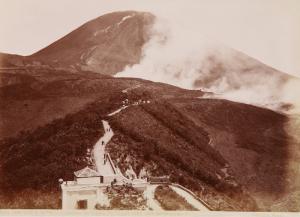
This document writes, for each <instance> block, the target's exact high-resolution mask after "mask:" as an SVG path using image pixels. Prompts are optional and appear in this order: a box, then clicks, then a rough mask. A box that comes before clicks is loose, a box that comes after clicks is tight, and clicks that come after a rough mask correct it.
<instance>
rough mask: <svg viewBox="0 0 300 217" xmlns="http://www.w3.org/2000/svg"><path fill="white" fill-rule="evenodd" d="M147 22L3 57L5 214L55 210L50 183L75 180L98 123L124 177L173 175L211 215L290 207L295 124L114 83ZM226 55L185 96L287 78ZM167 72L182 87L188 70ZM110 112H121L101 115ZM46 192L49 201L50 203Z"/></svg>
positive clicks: (117, 19)
mask: <svg viewBox="0 0 300 217" xmlns="http://www.w3.org/2000/svg"><path fill="white" fill-rule="evenodd" d="M153 20H154V17H153V15H151V14H148V13H139V12H132V11H127V12H116V13H111V14H108V15H104V16H102V17H99V18H97V19H95V20H93V21H90V22H88V23H86V24H84V25H83V26H81V27H79V28H78V29H77V30H75V31H73V32H72V33H70V34H68V35H67V36H65V37H64V38H62V39H60V40H58V41H57V42H55V43H53V44H51V45H50V46H48V47H47V48H45V49H43V50H41V51H39V52H37V53H35V54H33V55H31V56H28V57H22V56H18V55H9V54H0V81H1V82H0V101H1V102H4V103H1V106H0V130H1V131H0V146H1V148H0V173H1V176H2V177H3V178H2V179H1V180H0V190H1V191H0V193H1V194H0V205H1V207H6V208H7V207H14V208H16V207H19V208H20V207H26V208H33V207H39V208H46V207H48V208H53V207H58V205H57V204H59V203H58V201H57V200H58V197H59V196H58V195H59V194H58V189H57V179H58V178H61V177H63V178H64V179H71V178H72V173H73V172H74V170H77V169H81V168H82V167H84V166H86V165H87V164H89V163H90V162H89V161H88V160H87V158H89V157H90V156H89V154H88V149H91V148H92V147H93V145H94V143H95V142H96V141H97V139H98V138H100V137H101V136H102V134H103V130H102V127H101V120H103V119H106V120H108V121H109V122H110V124H111V126H112V128H113V130H114V132H115V136H114V137H113V138H112V141H111V142H110V143H109V145H108V151H109V152H110V154H111V156H112V158H113V160H114V161H115V162H116V163H117V164H118V166H119V167H120V169H121V170H122V171H123V172H124V171H126V169H127V168H128V167H129V165H132V167H133V169H134V170H135V172H136V173H139V171H140V170H141V169H143V168H144V169H146V170H147V171H148V172H149V173H150V174H152V175H170V177H171V180H172V181H173V182H178V183H180V184H182V185H184V186H186V187H188V188H189V189H192V190H193V191H194V192H195V193H196V194H197V195H198V196H199V197H201V198H202V199H203V200H205V201H207V202H208V203H209V204H210V205H211V206H212V207H213V208H214V209H215V210H264V211H266V210H270V209H273V208H274V210H275V209H278V207H276V206H272V203H273V202H278V204H279V205H278V206H279V207H280V210H288V209H289V207H288V206H286V201H291V200H293V198H297V197H296V196H297V195H296V196H294V195H293V192H297V191H299V188H300V186H298V185H296V184H294V183H296V181H295V180H299V170H298V165H299V159H300V158H299V153H300V151H299V148H298V144H299V143H297V141H296V139H295V138H291V135H289V134H288V132H289V130H287V128H286V126H287V125H288V123H289V122H290V121H291V120H292V119H291V117H289V116H286V115H284V114H279V113H276V112H274V111H271V110H268V109H264V108H259V107H255V106H252V105H247V104H242V103H234V102H231V101H227V100H220V99H205V98H203V96H204V95H207V93H205V92H203V91H199V90H185V89H181V88H178V87H175V86H172V85H167V84H163V83H156V82H151V81H147V80H142V79H136V78H114V77H112V76H111V75H114V74H116V73H117V72H119V71H121V70H123V68H124V67H125V66H127V65H134V64H136V63H139V62H140V61H141V56H142V54H143V53H142V48H143V45H145V43H146V42H147V41H148V40H149V39H150V38H151V37H150V35H149V34H147V33H148V32H147V31H148V27H150V26H151V24H152V22H153ZM230 52H232V53H231V54H232V55H231V57H230V58H223V57H224V56H223V55H219V52H216V53H214V54H213V56H211V57H208V58H207V59H206V61H205V62H206V64H207V65H206V66H205V64H204V65H202V66H203V67H204V68H200V69H199V70H198V71H197V73H196V74H195V77H193V78H194V80H193V84H194V87H193V88H209V87H211V86H214V85H216V84H218V83H219V82H221V81H222V78H224V79H225V80H228V81H229V87H228V88H230V89H237V90H238V89H240V88H243V87H244V86H245V87H247V88H251V87H252V84H253V83H255V79H253V80H252V79H250V78H252V77H253V78H255V77H262V78H263V79H262V81H265V80H268V79H270V78H272V79H273V78H275V80H276V82H275V83H272V82H270V83H272V84H270V83H266V86H267V87H273V86H274V85H278V88H279V89H280V87H282V86H281V85H282V83H284V82H286V81H287V80H289V79H290V77H289V76H287V75H285V74H283V73H280V72H278V71H276V70H273V69H271V68H270V67H267V66H265V65H262V64H261V63H260V62H258V61H256V60H254V59H251V58H249V57H247V56H245V55H243V54H241V53H238V52H236V51H234V50H233V51H230ZM171 69H173V68H172V67H171ZM205 70H206V71H205ZM143 72H144V71H142V70H140V71H139V73H143ZM160 72H161V73H162V72H164V71H160ZM172 73H175V75H177V76H178V78H179V80H180V78H181V77H180V75H181V74H183V73H184V70H183V71H179V72H178V70H174V72H173V71H172ZM171 75H172V76H173V75H174V74H171ZM198 76H200V77H198ZM239 76H242V78H243V79H242V80H246V81H249V83H246V84H244V83H240V82H241V80H240V79H237V78H238V77H239ZM248 78H249V80H248ZM270 80H271V79H270ZM272 81H273V80H272ZM268 85H271V86H268ZM279 91H280V90H279ZM125 104H126V105H127V106H128V107H126V108H125V109H122V110H121V111H120V110H118V109H120V108H123V105H125ZM114 111H120V112H118V113H115V115H113V116H107V115H108V114H110V113H112V112H114ZM292 126H294V125H292ZM293 132H298V131H297V129H296V130H295V129H294V131H293ZM295 134H296V133H295ZM289 165H293V167H292V168H290V167H289ZM245 173H247V174H245ZM20 180H22V181H21V182H20ZM45 195H46V196H45ZM47 195H50V196H49V197H53V198H51V201H52V200H53V201H56V202H55V203H51V204H50V203H48V201H49V198H48V197H47ZM36 198H38V199H37V200H35V199H36ZM26 201H31V202H26ZM34 201H41V203H40V204H36V203H35V202H34ZM298 208H299V207H296V209H298ZM292 209H293V210H294V207H293V208H292Z"/></svg>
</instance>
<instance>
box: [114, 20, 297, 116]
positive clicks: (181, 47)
mask: <svg viewBox="0 0 300 217" xmlns="http://www.w3.org/2000/svg"><path fill="white" fill-rule="evenodd" d="M149 34H150V40H149V41H148V42H147V43H146V44H145V45H144V47H143V51H142V53H143V55H142V59H141V61H140V63H139V64H135V65H133V66H130V67H129V66H128V67H126V68H125V69H124V70H123V71H122V72H119V73H118V74H117V75H116V76H117V77H138V78H143V79H147V80H152V81H157V82H164V83H168V84H172V85H175V86H179V87H182V88H186V89H202V90H205V91H211V92H214V93H216V94H217V95H216V96H218V97H220V98H225V99H229V100H232V101H238V102H244V103H248V104H254V105H259V106H264V107H268V108H270V109H274V110H282V109H283V108H284V109H286V107H284V106H283V105H285V104H289V103H290V104H293V108H294V110H293V111H295V108H300V106H299V107H298V105H299V104H298V101H297V100H298V99H296V96H299V93H300V88H299V87H300V85H299V84H298V82H299V81H298V79H292V80H291V79H290V78H289V76H287V75H286V74H284V73H281V72H278V71H276V70H274V69H272V68H270V67H267V66H265V65H264V64H262V63H260V62H258V61H256V60H254V59H252V58H249V57H248V56H246V55H245V54H242V53H240V52H238V51H236V50H233V49H230V48H228V47H226V46H224V45H222V44H221V43H219V42H217V41H216V40H214V39H208V37H205V36H204V35H203V34H202V33H201V32H200V31H195V30H192V29H188V28H184V27H183V26H179V25H176V23H172V22H170V21H166V20H163V19H159V18H157V19H156V22H155V24H154V25H153V27H152V29H151V30H150V33H149ZM220 37H221V36H220Z"/></svg>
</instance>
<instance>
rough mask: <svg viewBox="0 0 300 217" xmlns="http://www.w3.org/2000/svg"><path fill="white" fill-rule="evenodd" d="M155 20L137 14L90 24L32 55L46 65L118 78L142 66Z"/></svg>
mask: <svg viewBox="0 0 300 217" xmlns="http://www.w3.org/2000/svg"><path fill="white" fill-rule="evenodd" d="M153 19H154V17H153V16H152V15H151V14H149V13H140V12H135V11H125V12H116V13H110V14H106V15H103V16H101V17H99V18H96V19H94V20H92V21H89V22H87V23H86V24H84V25H82V26H81V27H79V28H78V29H76V30H74V31H73V32H71V33H69V34H68V35H66V36H65V37H63V38H62V39H60V40H58V41H56V42H54V43H53V44H51V45H49V46H48V47H46V48H44V49H42V50H40V51H39V52H37V53H35V54H33V55H31V56H30V57H29V59H32V60H35V61H40V62H42V63H43V64H47V65H51V66H56V67H58V66H60V67H72V68H76V69H81V70H90V71H94V72H100V73H102V74H115V73H116V72H118V71H122V70H123V68H124V67H125V66H126V65H132V64H136V63H138V62H139V60H140V57H141V48H142V46H143V44H144V43H145V41H146V40H147V35H146V33H147V28H149V25H150V24H151V22H152V21H153Z"/></svg>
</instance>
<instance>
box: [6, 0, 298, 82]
mask: <svg viewBox="0 0 300 217" xmlns="http://www.w3.org/2000/svg"><path fill="white" fill-rule="evenodd" d="M119 10H139V11H149V12H153V13H154V14H159V15H160V16H163V17H165V18H166V19H168V20H170V21H171V22H174V23H176V24H177V25H178V26H183V27H184V28H185V29H189V31H191V32H193V31H194V32H198V33H199V32H200V33H202V34H203V35H205V36H208V37H210V38H212V39H215V40H216V41H219V42H222V43H224V44H225V45H227V46H229V47H233V48H235V49H237V50H240V51H242V52H244V53H246V54H248V55H249V56H252V57H254V58H256V59H258V60H260V61H262V62H264V63H266V64H268V65H270V66H272V67H274V68H276V69H279V70H281V71H284V72H287V73H290V74H294V75H298V76H300V61H298V60H299V59H300V24H299V23H300V13H299V11H300V1H298V0H226V1H221V0H220V1H218V0H190V1H187V0H185V1H179V0H177V1H176V0H164V1H158V0H157V1H156V0H154V1H146V0H132V1H130V0H126V1H124V0H119V1H116V0H110V1H106V0H76V1H73V0H51V1H50V0H44V1H40V0H26V1H23V0H0V26H1V29H0V51H1V52H7V53H16V54H22V55H29V54H31V53H34V52H36V51H38V50H39V49H41V48H43V47H45V46H47V45H49V44H50V43H52V42H54V41H55V40H57V39H59V38H61V37H62V36H64V35H65V34H67V33H69V32H70V31H72V30H73V29H75V28H77V27H78V26H80V25H82V24H83V23H85V22H87V21H89V20H90V19H93V18H95V17H98V16H100V15H103V14H105V13H108V12H112V11H119Z"/></svg>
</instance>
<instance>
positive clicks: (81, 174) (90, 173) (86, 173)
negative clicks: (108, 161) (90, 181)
mask: <svg viewBox="0 0 300 217" xmlns="http://www.w3.org/2000/svg"><path fill="white" fill-rule="evenodd" d="M74 175H75V176H76V177H78V178H86V177H95V176H100V173H98V172H97V171H96V170H92V169H91V168H89V167H85V168H83V169H81V170H78V171H76V172H74Z"/></svg>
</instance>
